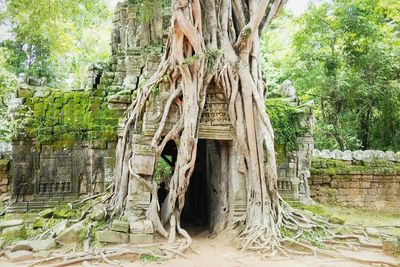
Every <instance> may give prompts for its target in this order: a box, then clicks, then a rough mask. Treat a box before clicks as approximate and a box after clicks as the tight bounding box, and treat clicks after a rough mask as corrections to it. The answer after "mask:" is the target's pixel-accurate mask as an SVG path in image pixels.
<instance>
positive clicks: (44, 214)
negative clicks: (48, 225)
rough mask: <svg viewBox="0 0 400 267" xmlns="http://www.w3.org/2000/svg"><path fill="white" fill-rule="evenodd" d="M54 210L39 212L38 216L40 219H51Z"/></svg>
mask: <svg viewBox="0 0 400 267" xmlns="http://www.w3.org/2000/svg"><path fill="white" fill-rule="evenodd" d="M53 213H54V209H45V210H42V211H40V212H39V216H40V217H42V218H51V217H52V216H53Z"/></svg>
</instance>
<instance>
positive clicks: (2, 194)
mask: <svg viewBox="0 0 400 267" xmlns="http://www.w3.org/2000/svg"><path fill="white" fill-rule="evenodd" d="M10 153H11V146H10V145H9V144H8V143H2V142H0V201H3V200H4V199H6V198H7V197H8V196H9V193H10V192H11V159H10Z"/></svg>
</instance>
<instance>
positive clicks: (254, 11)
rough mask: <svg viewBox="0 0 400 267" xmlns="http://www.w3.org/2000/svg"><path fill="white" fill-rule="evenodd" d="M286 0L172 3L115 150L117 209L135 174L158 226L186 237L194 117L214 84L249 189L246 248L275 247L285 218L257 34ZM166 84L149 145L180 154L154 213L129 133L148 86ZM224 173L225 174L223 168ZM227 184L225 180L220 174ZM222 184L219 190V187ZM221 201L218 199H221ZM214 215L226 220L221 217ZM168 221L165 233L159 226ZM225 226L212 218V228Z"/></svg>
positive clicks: (181, 0)
mask: <svg viewBox="0 0 400 267" xmlns="http://www.w3.org/2000/svg"><path fill="white" fill-rule="evenodd" d="M283 2H284V1H283V0H271V1H269V0H245V1H239V0H221V1H215V0H173V1H172V3H171V11H172V19H171V29H170V33H169V39H168V43H167V44H166V49H165V54H164V56H163V58H162V60H161V63H160V65H159V67H158V70H157V71H156V73H155V74H154V75H153V76H152V77H151V78H150V79H149V81H148V82H147V83H146V84H145V85H144V87H143V88H142V89H141V91H140V93H139V95H138V97H137V98H136V100H135V101H134V103H133V104H132V106H131V107H130V108H129V110H128V112H127V121H126V124H125V128H124V133H123V137H122V139H121V140H120V142H119V144H118V148H117V167H116V176H115V195H114V198H113V202H112V203H113V205H114V210H115V211H116V212H122V211H123V210H124V204H125V202H126V197H127V193H128V187H129V181H130V179H138V180H140V181H141V182H143V183H144V184H145V185H146V186H147V188H148V189H149V190H150V191H151V192H153V199H152V203H151V205H150V208H149V211H148V217H149V218H150V219H151V220H152V221H153V224H154V226H155V228H156V230H157V231H158V232H159V233H160V234H161V235H163V236H165V237H168V239H169V241H170V242H174V241H175V237H176V233H175V231H178V233H179V234H180V235H182V236H183V237H185V238H186V245H187V246H188V245H190V237H189V235H188V234H187V233H186V231H185V230H183V229H182V228H181V227H180V216H181V212H182V209H183V206H184V202H185V193H186V191H187V189H188V186H189V183H190V177H191V174H192V172H193V169H194V164H195V160H196V148H197V142H198V132H199V121H200V116H201V114H202V110H203V108H204V104H205V96H206V92H207V88H208V86H209V84H210V83H211V82H212V83H214V84H215V85H216V86H217V87H219V88H222V90H223V92H224V94H225V97H226V99H227V100H228V103H229V108H228V109H229V117H230V121H231V123H232V126H233V127H234V128H235V129H236V138H235V143H234V149H235V152H236V154H237V159H238V163H237V170H238V171H239V172H241V173H242V174H244V176H245V178H246V189H247V202H248V203H247V212H246V216H245V218H243V220H242V221H241V222H240V225H241V229H242V230H241V234H240V237H241V238H243V241H244V246H243V248H244V249H247V248H254V247H256V246H257V245H260V244H261V246H260V247H262V249H263V250H268V251H275V249H274V248H275V247H276V246H278V243H279V242H278V239H279V238H278V236H279V227H280V225H281V224H282V221H283V220H284V218H283V215H282V212H281V205H280V203H281V202H280V199H279V195H278V188H277V172H276V162H275V151H274V136H273V130H272V127H271V124H270V121H269V118H268V115H267V113H266V112H265V110H264V84H263V80H262V71H261V67H260V38H259V35H260V31H262V29H263V28H264V27H265V26H266V25H268V24H269V23H270V22H271V20H272V18H273V17H274V16H275V15H276V14H277V13H278V11H279V9H280V8H281V6H282V5H283ZM166 78H167V81H168V84H169V92H170V96H169V99H168V100H167V101H166V104H165V106H164V114H163V117H162V119H161V123H160V126H159V129H158V130H157V131H156V133H155V135H154V137H153V141H152V146H153V147H154V149H155V150H156V152H157V155H158V156H159V155H160V154H161V152H162V151H163V149H164V147H165V145H166V143H167V142H168V141H170V140H174V141H175V143H176V144H177V148H178V155H177V160H176V163H175V169H174V173H173V176H172V178H171V181H170V191H169V194H168V197H167V199H166V201H164V203H163V206H162V208H161V216H158V210H157V194H156V188H155V185H154V184H152V183H151V182H148V181H147V180H145V179H143V178H142V177H140V176H139V175H138V174H137V173H135V172H134V171H133V169H132V168H131V164H132V161H134V160H135V158H132V157H131V156H132V151H131V150H132V148H131V147H132V138H133V134H134V133H135V131H136V130H137V129H138V128H139V127H140V123H139V122H140V120H141V119H142V116H143V112H144V109H145V107H146V101H147V100H148V98H149V96H150V93H151V89H152V88H153V87H154V86H158V84H160V83H162V82H165V80H166ZM173 103H176V104H178V105H179V107H180V119H179V120H178V121H177V122H176V124H175V125H174V126H173V127H172V130H171V131H170V132H169V133H168V134H166V135H162V132H163V130H164V127H165V122H166V119H167V116H168V113H169V112H170V107H171V105H172V104H173ZM222 145H223V144H222ZM222 147H223V150H222V151H221V154H222V156H221V157H223V158H222V159H221V164H223V165H224V166H223V167H224V168H226V165H227V163H226V161H227V159H226V157H227V154H228V151H227V148H226V147H225V146H222ZM223 172H227V171H226V170H223ZM221 181H224V177H222V178H221ZM221 188H222V189H223V188H224V187H221ZM223 199H224V198H223V197H222V198H221V201H222V202H223V201H224V200H223ZM215 216H216V217H215V218H221V219H220V220H224V215H223V214H216V215H215ZM167 222H170V225H171V227H170V231H169V232H168V233H167V231H166V230H165V229H164V227H163V225H164V224H165V223H167ZM224 227H225V224H224V222H217V223H215V229H214V230H216V231H218V230H222V229H223V228H224Z"/></svg>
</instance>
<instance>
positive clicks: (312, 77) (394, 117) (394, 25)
mask: <svg viewBox="0 0 400 267" xmlns="http://www.w3.org/2000/svg"><path fill="white" fill-rule="evenodd" d="M399 18H400V3H399V2H398V1H395V0H370V1H363V0H357V1H344V0H339V1H333V2H328V3H325V4H322V5H320V6H311V7H310V9H309V10H308V12H307V13H305V14H304V15H302V16H301V17H300V18H293V17H291V16H290V15H286V16H284V17H282V18H281V19H279V20H278V21H276V22H275V24H274V25H273V26H272V27H271V29H270V31H269V32H268V33H267V34H266V36H265V39H264V46H263V51H264V52H265V53H264V57H265V59H266V64H265V67H264V68H266V69H267V73H268V77H267V81H268V90H269V91H273V90H275V89H276V88H277V86H278V85H279V84H280V83H281V82H282V81H283V80H285V79H290V80H292V81H293V83H294V85H295V87H296V88H297V89H298V91H299V94H300V95H301V96H302V97H303V98H306V99H314V100H315V101H316V116H317V127H316V131H315V139H316V144H317V147H318V148H329V149H333V148H339V149H342V150H343V149H359V148H361V149H370V148H373V149H393V150H400V145H399V144H400V111H399V109H398V108H397V107H398V105H399V104H400V93H399V92H400V61H399V59H400V49H399V48H400V47H399V46H400V35H399V29H400V19H399ZM276 36H281V37H282V38H276ZM284 36H286V38H284Z"/></svg>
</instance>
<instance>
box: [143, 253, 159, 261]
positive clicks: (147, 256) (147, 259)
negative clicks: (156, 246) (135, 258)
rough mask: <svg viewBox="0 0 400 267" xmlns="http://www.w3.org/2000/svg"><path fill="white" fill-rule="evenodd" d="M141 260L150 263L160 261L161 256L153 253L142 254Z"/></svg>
mask: <svg viewBox="0 0 400 267" xmlns="http://www.w3.org/2000/svg"><path fill="white" fill-rule="evenodd" d="M140 260H141V261H142V262H146V263H148V262H156V261H159V260H160V258H158V257H155V256H152V255H141V256H140Z"/></svg>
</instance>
